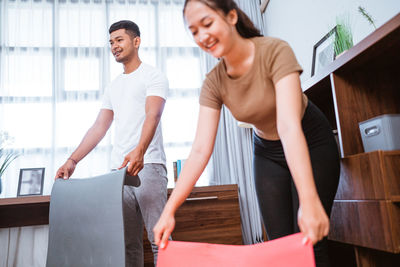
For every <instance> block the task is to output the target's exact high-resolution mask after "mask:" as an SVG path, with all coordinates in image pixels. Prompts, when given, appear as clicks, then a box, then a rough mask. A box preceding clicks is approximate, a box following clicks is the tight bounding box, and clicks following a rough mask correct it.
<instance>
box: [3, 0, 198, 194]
mask: <svg viewBox="0 0 400 267" xmlns="http://www.w3.org/2000/svg"><path fill="white" fill-rule="evenodd" d="M182 5H183V1H182V0H159V1H150V0H141V1H133V0H106V1H105V0H0V130H1V131H7V132H8V133H9V134H10V135H11V136H12V137H13V138H14V144H13V149H16V150H18V151H19V152H20V153H22V154H23V156H21V157H19V158H18V159H17V160H16V161H15V163H13V164H12V165H11V168H10V169H9V170H8V172H7V176H6V179H5V180H6V184H7V185H6V186H5V190H4V192H5V194H6V195H7V196H15V195H16V190H17V189H16V183H15V181H17V180H18V179H16V177H18V169H19V168H27V167H45V168H46V172H45V176H46V177H45V185H44V194H49V193H50V189H51V185H52V182H53V177H54V175H55V172H56V170H57V168H58V167H59V166H60V165H61V164H62V163H63V162H64V161H65V160H66V158H67V157H68V156H69V155H70V153H71V152H72V151H73V150H74V149H75V148H76V147H77V146H78V144H79V142H80V140H81V139H82V137H83V135H84V134H85V132H86V131H87V129H88V128H89V127H90V126H91V125H92V123H93V122H94V120H95V118H96V115H97V113H98V111H99V108H100V105H101V100H102V94H103V90H104V87H105V86H106V85H107V84H108V83H109V82H110V80H112V79H113V78H115V77H116V75H118V74H119V73H121V72H122V65H121V64H119V63H116V62H115V60H114V58H113V57H112V55H111V53H110V51H109V44H108V27H109V25H111V24H112V23H113V22H116V21H118V20H121V19H129V20H133V21H135V22H136V23H137V24H138V25H139V27H140V30H141V33H142V34H141V39H142V43H141V47H140V50H139V54H140V57H141V59H142V60H143V61H144V62H146V63H148V64H150V65H153V66H156V67H158V68H159V69H160V70H161V71H163V72H164V73H165V74H166V75H167V77H168V79H169V82H170V94H169V99H168V101H167V104H166V107H165V111H164V114H163V121H162V125H163V133H164V144H165V150H166V154H167V161H168V162H167V168H168V178H169V187H172V186H173V171H172V161H175V160H177V159H184V158H186V157H187V156H188V154H189V150H190V147H191V143H192V141H193V138H194V131H195V129H196V122H197V113H198V93H199V87H200V84H201V71H200V59H199V58H200V55H199V48H197V47H196V45H195V44H194V42H193V41H192V39H191V37H190V34H189V33H188V32H187V31H186V30H185V27H184V25H183V18H182ZM111 137H112V131H111V132H110V133H108V134H107V135H106V137H105V138H104V139H103V140H102V142H101V143H100V144H99V145H98V146H97V148H96V149H95V150H94V151H93V152H92V153H90V154H89V155H88V156H87V157H86V158H85V159H84V160H83V161H82V162H81V163H80V164H79V165H78V167H77V169H76V171H75V174H74V176H75V177H88V176H94V175H98V174H101V173H105V172H107V171H109V168H110V165H109V159H110V158H109V157H110V156H109V154H110V149H111V143H112V138H111ZM202 181H205V180H204V178H203V180H202ZM201 183H202V184H206V182H201ZM3 194H4V193H3Z"/></svg>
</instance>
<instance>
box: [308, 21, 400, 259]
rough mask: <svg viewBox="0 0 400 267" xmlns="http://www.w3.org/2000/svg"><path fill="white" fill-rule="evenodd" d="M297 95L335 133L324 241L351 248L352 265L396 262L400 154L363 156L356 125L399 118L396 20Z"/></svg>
mask: <svg viewBox="0 0 400 267" xmlns="http://www.w3.org/2000/svg"><path fill="white" fill-rule="evenodd" d="M303 89H304V90H305V93H306V95H307V96H308V97H309V99H310V100H311V101H313V102H314V103H315V104H316V105H317V106H318V107H319V108H320V109H321V110H322V111H323V112H324V113H325V114H326V116H327V117H328V119H329V121H330V123H331V126H332V127H333V129H336V130H337V132H338V143H339V147H340V153H341V157H342V159H341V177H340V182H339V188H338V192H337V194H336V199H335V202H334V205H333V209H332V214H331V231H330V233H329V238H330V239H331V240H335V241H339V242H344V243H348V244H352V245H355V246H356V258H357V263H358V264H359V266H377V265H372V263H371V265H368V264H367V262H373V260H372V258H374V256H371V255H373V254H374V255H377V254H379V253H383V254H384V255H386V256H387V255H389V254H394V256H393V260H394V261H396V264H397V263H399V262H400V258H399V257H398V256H400V255H398V253H400V151H399V150H397V151H373V152H369V153H364V150H363V145H362V140H361V135H360V131H359V125H358V123H359V122H362V121H365V120H367V119H370V118H373V117H376V116H379V115H383V114H394V113H400V14H398V15H397V16H395V17H394V18H392V19H391V20H389V21H388V22H387V23H386V24H384V25H383V26H382V27H380V28H378V29H377V30H376V31H374V32H373V33H372V34H370V35H369V36H367V37H366V38H365V39H364V40H362V41H361V42H360V43H358V44H357V45H355V46H354V47H352V48H351V49H350V50H348V51H347V52H346V53H344V54H343V55H342V56H340V57H339V58H338V59H336V60H335V61H334V62H333V63H332V64H330V65H329V66H327V67H326V68H325V69H323V70H322V71H321V73H319V74H318V75H316V76H314V77H312V78H311V79H310V80H308V81H307V82H305V83H303ZM398 134H400V133H398ZM358 246H360V247H358ZM361 247H363V248H361ZM358 248H359V250H357V249H358ZM371 249H372V250H371ZM375 250H379V251H381V252H379V253H376V252H375ZM385 253H389V254H385ZM366 255H369V256H368V257H367V256H366ZM386 256H385V257H386ZM366 258H369V259H368V260H366ZM397 266H400V265H397Z"/></svg>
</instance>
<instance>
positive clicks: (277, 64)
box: [200, 37, 303, 131]
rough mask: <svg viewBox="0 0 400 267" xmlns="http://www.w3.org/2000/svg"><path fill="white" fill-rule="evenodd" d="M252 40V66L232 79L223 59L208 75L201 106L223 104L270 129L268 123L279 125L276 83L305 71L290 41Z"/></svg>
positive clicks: (201, 97)
mask: <svg viewBox="0 0 400 267" xmlns="http://www.w3.org/2000/svg"><path fill="white" fill-rule="evenodd" d="M250 40H251V41H253V42H254V44H255V55H254V61H253V64H252V66H251V67H250V69H249V70H248V71H247V72H246V73H245V74H244V75H242V76H240V77H238V78H231V77H230V76H229V75H228V74H227V72H226V66H225V62H224V60H223V59H222V60H221V61H220V62H219V63H218V64H217V65H216V66H215V67H214V68H213V69H212V70H211V71H210V72H209V73H208V74H207V76H206V79H205V81H204V83H203V86H202V89H201V93H200V105H203V106H207V107H211V108H214V109H221V106H222V104H224V105H225V106H227V107H228V108H229V110H230V111H231V113H232V115H233V116H234V117H235V118H236V119H237V120H239V121H243V122H247V123H250V124H253V125H254V126H255V127H257V128H259V129H263V130H267V129H265V127H264V126H265V125H266V124H268V125H276V99H275V84H276V83H277V82H278V81H279V80H280V79H281V78H283V77H284V76H286V75H288V74H290V73H293V72H299V73H302V71H303V70H302V68H301V66H300V65H299V63H298V62H297V59H296V57H295V55H294V53H293V50H292V49H291V48H290V46H289V44H288V43H287V42H285V41H283V40H280V39H277V38H272V37H254V38H251V39H250ZM275 128H276V127H275ZM269 130H271V129H269ZM269 130H267V131H269Z"/></svg>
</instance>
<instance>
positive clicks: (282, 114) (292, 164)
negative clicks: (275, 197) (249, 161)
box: [275, 72, 329, 244]
mask: <svg viewBox="0 0 400 267" xmlns="http://www.w3.org/2000/svg"><path fill="white" fill-rule="evenodd" d="M275 87H276V106H277V128H278V133H279V137H280V139H281V142H282V145H283V149H284V152H285V157H286V160H287V162H288V166H289V169H290V172H291V174H292V176H293V180H294V183H295V185H296V189H297V193H298V196H299V202H300V207H299V211H298V224H299V227H300V230H301V231H302V232H303V233H304V235H305V236H306V237H307V238H308V239H310V240H311V241H312V243H313V244H315V243H316V242H317V241H319V240H321V239H322V238H323V237H324V236H326V235H328V232H329V218H328V216H327V215H326V213H325V210H324V208H323V206H322V203H321V201H320V199H319V197H318V193H317V189H316V186H315V183H314V178H313V172H312V167H311V160H310V155H309V150H308V146H307V142H306V139H305V136H304V133H303V129H302V125H301V120H302V116H303V105H302V103H303V96H302V91H301V86H300V79H299V74H298V73H297V72H296V73H292V74H289V75H287V76H285V77H283V78H282V79H280V80H279V81H278V82H277V83H276V85H275Z"/></svg>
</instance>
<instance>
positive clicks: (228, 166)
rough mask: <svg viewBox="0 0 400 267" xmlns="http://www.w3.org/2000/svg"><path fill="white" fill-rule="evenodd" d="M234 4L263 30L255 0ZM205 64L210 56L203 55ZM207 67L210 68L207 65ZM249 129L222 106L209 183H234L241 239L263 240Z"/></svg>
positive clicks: (251, 242) (256, 241) (254, 241)
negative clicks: (241, 126) (238, 202)
mask: <svg viewBox="0 0 400 267" xmlns="http://www.w3.org/2000/svg"><path fill="white" fill-rule="evenodd" d="M236 3H237V4H238V6H239V7H240V8H241V9H242V10H243V11H244V12H245V13H246V14H247V15H248V16H249V18H250V19H251V20H252V21H253V22H254V24H255V25H256V27H257V28H258V29H260V30H261V32H263V29H262V27H263V23H262V17H261V13H260V9H259V1H258V0H236ZM207 61H208V62H209V63H208V65H209V66H213V65H214V64H215V61H214V64H213V63H212V59H210V58H209V57H207ZM209 69H211V68H209ZM252 151H253V149H252V130H251V129H245V128H239V127H238V122H237V121H236V120H235V119H234V118H233V116H232V114H231V113H230V111H229V110H228V109H227V108H226V107H225V106H223V108H222V112H221V119H220V124H219V129H218V134H217V139H216V142H215V148H214V153H213V168H212V170H213V175H212V176H211V177H212V179H211V181H210V183H212V184H229V183H234V184H238V187H239V200H240V212H241V218H242V232H243V241H244V243H245V244H254V243H258V242H262V241H263V234H262V219H261V215H260V211H259V207H258V201H257V197H256V192H255V187H254V180H253V168H252V160H253V152H252Z"/></svg>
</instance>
